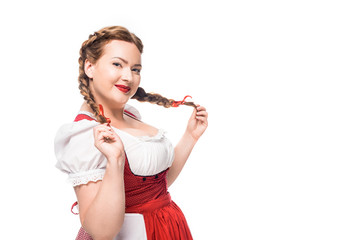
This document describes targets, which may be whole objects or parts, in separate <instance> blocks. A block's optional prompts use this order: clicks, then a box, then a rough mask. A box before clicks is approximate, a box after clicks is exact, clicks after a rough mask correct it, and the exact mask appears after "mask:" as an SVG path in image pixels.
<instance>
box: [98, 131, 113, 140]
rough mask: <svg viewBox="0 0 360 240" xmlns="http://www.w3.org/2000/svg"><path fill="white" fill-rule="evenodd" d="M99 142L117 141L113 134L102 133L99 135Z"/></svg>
mask: <svg viewBox="0 0 360 240" xmlns="http://www.w3.org/2000/svg"><path fill="white" fill-rule="evenodd" d="M97 140H98V141H104V140H115V137H114V135H113V133H110V132H100V133H99V134H98V135H97Z"/></svg>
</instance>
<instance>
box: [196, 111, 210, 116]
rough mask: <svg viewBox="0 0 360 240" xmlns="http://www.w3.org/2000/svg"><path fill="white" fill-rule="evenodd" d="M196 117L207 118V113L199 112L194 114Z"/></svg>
mask: <svg viewBox="0 0 360 240" xmlns="http://www.w3.org/2000/svg"><path fill="white" fill-rule="evenodd" d="M196 116H205V117H207V116H208V113H207V112H206V111H200V112H197V113H196Z"/></svg>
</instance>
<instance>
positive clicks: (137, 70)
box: [132, 68, 141, 74]
mask: <svg viewBox="0 0 360 240" xmlns="http://www.w3.org/2000/svg"><path fill="white" fill-rule="evenodd" d="M132 71H134V72H136V73H137V74H139V73H140V72H141V69H138V68H134V69H133V70H132Z"/></svg>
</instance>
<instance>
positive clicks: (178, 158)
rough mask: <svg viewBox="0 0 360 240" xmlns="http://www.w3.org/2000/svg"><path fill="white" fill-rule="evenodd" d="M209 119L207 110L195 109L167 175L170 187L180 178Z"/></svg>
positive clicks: (202, 108)
mask: <svg viewBox="0 0 360 240" xmlns="http://www.w3.org/2000/svg"><path fill="white" fill-rule="evenodd" d="M207 117H208V113H207V112H206V109H205V108H204V107H202V106H200V105H197V108H196V109H194V111H193V113H192V115H191V117H190V119H189V121H188V125H187V128H186V131H185V133H184V135H183V136H182V138H181V139H180V141H179V143H178V144H177V145H176V147H175V150H174V151H175V156H174V162H173V164H172V166H171V167H170V169H169V171H168V175H167V181H168V187H169V186H170V185H171V184H173V183H174V181H175V180H176V178H177V177H178V176H179V174H180V172H181V170H182V169H183V167H184V165H185V163H186V161H187V159H188V158H189V156H190V153H191V151H192V150H193V148H194V146H195V144H196V142H197V141H198V140H199V138H200V137H201V135H202V134H203V133H204V131H205V130H206V128H207V126H208V122H207Z"/></svg>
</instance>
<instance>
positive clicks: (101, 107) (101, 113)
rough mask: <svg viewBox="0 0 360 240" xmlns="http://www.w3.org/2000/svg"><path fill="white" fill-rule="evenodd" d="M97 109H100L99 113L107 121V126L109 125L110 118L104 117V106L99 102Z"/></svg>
mask: <svg viewBox="0 0 360 240" xmlns="http://www.w3.org/2000/svg"><path fill="white" fill-rule="evenodd" d="M99 111H100V115H101V116H103V117H104V118H105V119H106V122H107V123H108V126H110V123H111V120H110V118H107V117H105V115H104V108H103V106H102V105H101V104H99Z"/></svg>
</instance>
